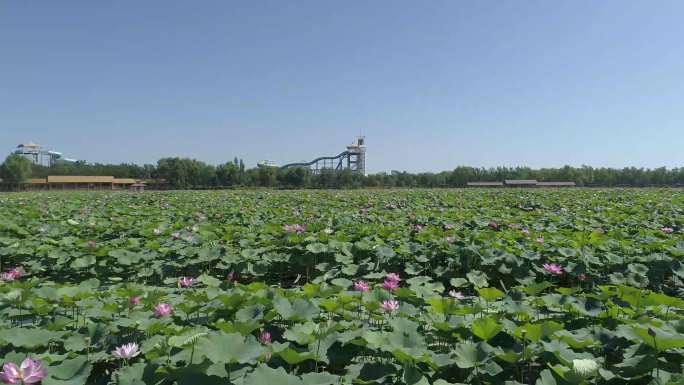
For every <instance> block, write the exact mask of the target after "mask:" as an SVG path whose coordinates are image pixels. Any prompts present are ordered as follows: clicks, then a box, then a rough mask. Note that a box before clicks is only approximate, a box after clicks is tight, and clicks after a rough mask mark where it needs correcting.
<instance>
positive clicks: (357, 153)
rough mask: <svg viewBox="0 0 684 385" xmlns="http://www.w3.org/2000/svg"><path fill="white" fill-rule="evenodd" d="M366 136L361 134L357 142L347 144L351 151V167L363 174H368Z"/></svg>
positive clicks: (348, 149)
mask: <svg viewBox="0 0 684 385" xmlns="http://www.w3.org/2000/svg"><path fill="white" fill-rule="evenodd" d="M365 141H366V137H365V136H359V137H358V138H356V143H352V144H350V145H349V146H347V151H348V152H349V168H350V169H351V170H352V171H356V172H358V173H359V174H361V175H366V145H365Z"/></svg>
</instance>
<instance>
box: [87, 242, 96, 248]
mask: <svg viewBox="0 0 684 385" xmlns="http://www.w3.org/2000/svg"><path fill="white" fill-rule="evenodd" d="M86 246H87V247H88V248H89V249H94V248H96V247H97V242H95V241H88V242H86Z"/></svg>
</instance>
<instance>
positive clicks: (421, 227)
mask: <svg viewBox="0 0 684 385" xmlns="http://www.w3.org/2000/svg"><path fill="white" fill-rule="evenodd" d="M411 229H412V230H413V231H415V232H416V233H420V232H421V231H423V230H425V226H423V225H413V226H412V227H411Z"/></svg>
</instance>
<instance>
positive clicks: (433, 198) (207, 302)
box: [0, 189, 684, 385]
mask: <svg viewBox="0 0 684 385" xmlns="http://www.w3.org/2000/svg"><path fill="white" fill-rule="evenodd" d="M683 227H684V191H682V190H675V189H661V190H657V189H640V190H636V189H625V190H618V189H606V190H593V189H572V190H570V189H569V190H541V189H540V190H513V189H511V190H403V191H400V190H397V191H348V192H346V191H230V192H159V193H157V192H148V193H142V194H129V193H32V194H26V193H24V194H22V193H19V194H4V195H0V271H2V275H1V276H0V359H2V362H3V363H4V366H3V371H2V372H1V373H0V381H3V382H6V383H22V381H23V382H24V383H42V384H45V385H50V384H128V385H142V384H244V385H257V384H279V385H290V384H292V385H296V384H298V385H326V384H435V385H448V384H461V383H464V384H510V385H515V384H538V385H553V384H558V385H561V384H572V385H576V384H684V376H683V375H682V371H683V368H684V366H683V365H684V359H683V358H684V300H683V299H682V298H683V297H682V296H683V295H684V283H683V280H684V263H683V262H682V258H684V235H683V232H682V231H683V230H682V229H683Z"/></svg>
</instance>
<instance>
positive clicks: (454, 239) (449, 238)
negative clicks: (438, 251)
mask: <svg viewBox="0 0 684 385" xmlns="http://www.w3.org/2000/svg"><path fill="white" fill-rule="evenodd" d="M446 241H447V243H454V242H456V238H455V237H452V236H448V237H446Z"/></svg>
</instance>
